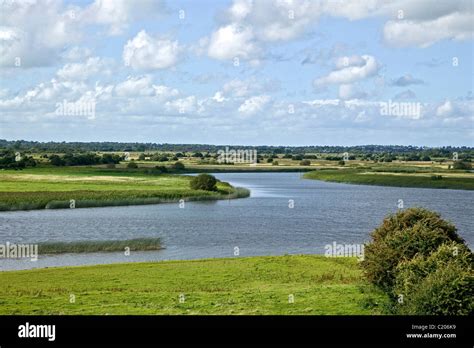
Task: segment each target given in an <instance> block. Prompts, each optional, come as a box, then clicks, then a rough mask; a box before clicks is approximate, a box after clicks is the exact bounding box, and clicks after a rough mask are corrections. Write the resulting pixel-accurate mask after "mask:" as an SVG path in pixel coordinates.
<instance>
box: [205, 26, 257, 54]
mask: <svg viewBox="0 0 474 348" xmlns="http://www.w3.org/2000/svg"><path fill="white" fill-rule="evenodd" d="M259 51H260V49H259V47H258V46H257V45H256V43H255V41H254V35H253V32H252V29H251V28H250V27H243V26H239V25H237V24H229V25H227V26H224V27H221V28H219V29H218V30H217V31H215V32H214V33H213V34H212V35H211V38H210V41H209V46H208V50H207V54H208V55H209V57H211V58H214V59H219V60H230V59H233V58H236V57H238V58H243V59H251V58H256V57H258V55H259Z"/></svg>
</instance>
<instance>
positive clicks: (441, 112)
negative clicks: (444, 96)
mask: <svg viewBox="0 0 474 348" xmlns="http://www.w3.org/2000/svg"><path fill="white" fill-rule="evenodd" d="M454 111H455V108H454V106H453V103H452V102H451V101H450V100H446V101H445V102H444V103H443V104H441V105H440V106H438V107H437V108H436V116H440V117H449V116H452V115H453V113H454Z"/></svg>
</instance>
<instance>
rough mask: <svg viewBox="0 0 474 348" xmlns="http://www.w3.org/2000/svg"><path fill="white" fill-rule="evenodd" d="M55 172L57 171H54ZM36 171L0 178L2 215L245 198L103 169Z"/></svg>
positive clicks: (182, 180)
mask: <svg viewBox="0 0 474 348" xmlns="http://www.w3.org/2000/svg"><path fill="white" fill-rule="evenodd" d="M53 169H54V170H53ZM53 169H50V168H37V169H36V168H35V169H30V170H25V171H21V172H17V171H1V172H0V210H3V211H6V210H28V209H59V208H70V207H71V206H73V207H75V208H82V207H100V206H118V205H136V204H157V203H164V202H175V201H178V200H180V199H185V200H215V199H231V198H240V197H246V196H248V195H249V191H248V190H245V189H239V188H235V187H232V186H230V185H228V184H227V183H223V182H218V184H217V188H218V190H217V191H215V192H211V191H203V190H192V189H191V188H190V186H189V181H190V180H191V178H190V177H188V176H182V175H147V174H146V173H145V172H142V171H127V170H119V171H113V170H105V169H101V168H90V167H89V168H87V167H86V168H67V167H66V168H53Z"/></svg>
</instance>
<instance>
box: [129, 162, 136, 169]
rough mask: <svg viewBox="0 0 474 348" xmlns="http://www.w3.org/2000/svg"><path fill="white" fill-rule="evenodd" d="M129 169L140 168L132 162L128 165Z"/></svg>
mask: <svg viewBox="0 0 474 348" xmlns="http://www.w3.org/2000/svg"><path fill="white" fill-rule="evenodd" d="M127 168H129V169H135V168H138V165H137V164H136V163H135V162H130V163H128V164H127Z"/></svg>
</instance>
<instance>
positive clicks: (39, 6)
mask: <svg viewBox="0 0 474 348" xmlns="http://www.w3.org/2000/svg"><path fill="white" fill-rule="evenodd" d="M1 6H2V8H1V12H2V23H1V26H0V66H3V67H14V66H20V67H33V66H44V65H51V64H52V63H54V62H55V61H56V59H57V58H58V55H59V54H60V53H61V51H62V50H63V48H64V46H65V45H68V44H71V43H74V42H78V41H79V39H80V37H81V33H80V31H79V30H78V23H77V21H76V20H75V18H73V16H71V13H72V12H70V11H71V10H70V8H66V7H64V6H63V5H62V3H61V2H59V1H54V0H43V1H35V0H31V1H4V2H2V5H1ZM18 63H19V64H18Z"/></svg>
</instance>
